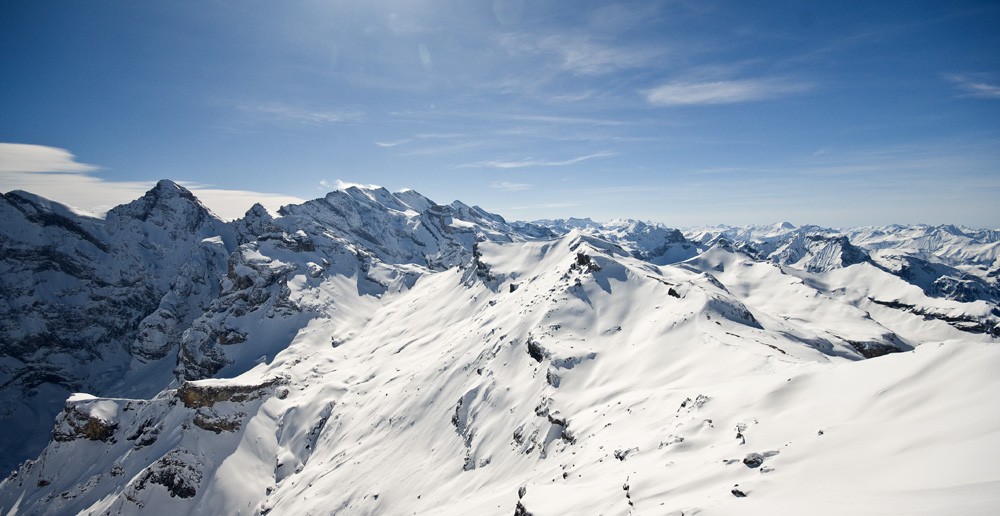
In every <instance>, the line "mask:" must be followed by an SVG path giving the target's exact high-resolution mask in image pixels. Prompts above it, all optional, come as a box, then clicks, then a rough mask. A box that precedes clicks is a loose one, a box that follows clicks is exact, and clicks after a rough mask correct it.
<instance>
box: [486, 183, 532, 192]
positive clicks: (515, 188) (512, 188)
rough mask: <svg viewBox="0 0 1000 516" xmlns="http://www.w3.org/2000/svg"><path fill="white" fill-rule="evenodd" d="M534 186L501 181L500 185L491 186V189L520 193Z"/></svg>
mask: <svg viewBox="0 0 1000 516" xmlns="http://www.w3.org/2000/svg"><path fill="white" fill-rule="evenodd" d="M532 186H533V185H530V184H528V183H511V182H509V181H500V182H499V183H493V184H492V185H490V187H491V188H495V189H497V190H504V191H506V192H519V191H521V190H527V189H529V188H531V187H532Z"/></svg>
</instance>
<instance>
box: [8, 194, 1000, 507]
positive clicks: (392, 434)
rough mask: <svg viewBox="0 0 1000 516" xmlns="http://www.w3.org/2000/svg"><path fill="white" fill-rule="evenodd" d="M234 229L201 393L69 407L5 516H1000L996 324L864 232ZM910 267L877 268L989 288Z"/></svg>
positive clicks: (330, 216) (358, 204)
mask: <svg viewBox="0 0 1000 516" xmlns="http://www.w3.org/2000/svg"><path fill="white" fill-rule="evenodd" d="M251 212H253V210H251ZM250 215H251V214H250V213H248V219H247V220H246V221H245V224H244V225H243V226H240V227H241V228H243V229H238V231H244V232H245V233H244V236H243V237H241V238H242V239H243V243H242V244H241V245H240V247H239V249H237V250H236V251H235V252H234V253H233V254H232V255H231V257H230V260H229V266H230V267H229V268H230V271H229V272H228V273H227V275H226V276H225V277H224V278H223V279H222V285H221V287H220V294H219V298H218V299H217V300H216V301H214V302H213V304H212V306H211V307H209V308H208V309H207V310H206V312H205V314H204V315H202V316H200V317H199V318H198V319H197V320H195V321H194V322H193V323H192V324H191V328H190V329H189V330H188V331H186V332H185V334H184V340H183V342H182V344H181V345H182V350H185V352H190V353H191V354H192V356H195V355H197V356H198V357H216V358H218V357H222V358H223V359H224V360H223V361H222V362H219V363H220V364H222V365H221V366H220V369H218V370H217V371H216V373H215V374H216V377H215V378H205V379H200V380H196V381H195V380H188V381H185V382H183V383H181V382H175V383H174V384H170V385H164V386H163V389H162V390H161V391H160V392H159V393H158V394H156V395H155V396H152V397H149V398H146V399H124V398H110V397H94V396H91V395H85V394H74V395H72V396H71V397H70V398H69V399H68V400H67V401H66V405H65V408H64V410H63V412H62V413H61V414H60V416H59V419H58V421H57V429H58V430H59V432H58V434H59V435H60V436H61V437H59V438H58V439H54V440H52V441H51V442H50V443H49V445H48V447H47V448H46V449H45V450H44V451H43V452H42V454H41V456H39V457H38V459H37V460H33V461H28V462H26V463H25V464H24V465H22V466H21V467H20V468H19V469H18V470H17V471H16V472H14V473H12V474H11V476H9V477H8V478H7V479H6V480H4V481H3V483H0V514H3V515H11V516H13V515H36V514H37V515H43V514H44V515H62V514H95V515H96V514H116V515H117V514H122V515H132V514H135V515H142V514H178V515H184V514H192V515H194V514H245V515H262V514H271V515H274V514H279V515H284V514H298V515H328V514H351V515H376V514H378V515H397V514H398V515H403V514H428V515H430V514H434V515H466V514H483V515H493V514H496V515H510V514H522V515H526V514H532V515H535V516H544V515H570V514H573V515H576V514H594V515H599V514H600V515H630V514H636V515H637V514H650V515H653V514H656V515H681V514H684V515H692V514H701V515H716V514H717V515H727V514H761V515H765V514H766V515H774V514H804V513H808V514H821V515H823V514H830V515H842V514H871V515H888V514H927V515H931V514H934V515H937V514H971V515H991V514H996V513H998V511H1000V447H998V446H997V445H996V443H997V441H998V439H1000V411H998V410H997V401H996V400H997V399H998V398H1000V375H998V374H997V372H998V371H1000V347H998V346H997V344H998V343H1000V341H998V339H997V338H996V337H995V336H993V335H992V334H991V333H990V331H988V330H986V331H974V330H975V328H973V325H976V324H978V325H980V327H985V328H994V329H995V328H996V322H997V320H998V316H1000V312H997V309H996V299H995V297H991V296H993V294H991V293H989V291H988V290H986V291H982V292H980V291H975V292H973V293H972V294H969V293H968V292H966V291H964V290H963V291H961V292H966V294H963V295H968V296H972V295H976V296H979V297H976V298H975V299H966V300H962V299H957V298H955V296H952V298H949V297H947V296H945V295H943V294H942V295H932V294H935V293H938V294H941V293H942V292H944V291H942V292H938V291H935V290H933V289H932V288H931V287H933V285H934V283H933V281H932V282H931V283H928V284H926V285H925V284H918V283H920V282H917V283H913V282H911V281H910V280H907V279H906V277H908V276H906V274H904V273H902V272H900V271H899V270H893V269H891V267H888V266H887V265H885V264H886V263H889V262H888V261H889V260H890V259H891V256H890V255H889V254H886V255H885V257H882V258H879V259H876V258H873V257H870V256H869V257H870V258H871V259H862V260H847V261H856V263H846V264H845V261H844V260H842V258H841V257H842V256H844V254H843V253H846V254H847V255H850V256H854V257H857V256H860V255H855V254H852V253H854V251H852V249H851V248H850V247H848V242H847V240H843V241H841V240H836V239H835V238H834V239H831V238H832V237H841V236H844V235H848V240H850V244H853V245H859V244H857V242H855V240H854V239H855V238H858V239H861V237H860V236H856V235H860V234H861V233H856V234H855V233H836V234H833V233H830V232H825V233H823V232H820V233H822V236H823V238H821V239H817V238H811V239H810V238H809V235H815V234H817V233H816V232H814V230H813V229H809V230H808V231H800V232H798V233H796V232H795V229H796V228H794V227H789V226H791V225H790V224H781V225H776V226H773V227H767V228H756V229H753V228H745V229H744V230H742V233H740V232H738V231H737V232H732V233H731V234H729V236H727V235H726V234H723V233H724V232H720V231H716V233H712V234H709V231H705V232H703V233H701V234H700V235H699V236H698V237H697V238H696V237H695V236H693V234H692V233H691V232H689V233H688V235H687V236H686V237H685V235H683V234H682V233H681V232H678V231H674V230H672V229H670V228H666V227H664V226H662V225H655V224H649V223H641V222H635V221H616V222H615V223H613V224H609V225H606V226H604V225H599V224H597V223H593V222H592V221H589V220H581V219H577V220H573V221H562V222H560V221H544V222H542V223H540V224H537V225H535V226H533V227H531V228H528V226H520V227H522V228H525V229H523V230H519V231H515V230H513V229H511V228H512V227H515V228H516V227H518V226H516V225H515V226H511V225H507V224H506V222H505V221H503V219H502V218H500V217H498V216H495V215H492V214H488V213H486V212H484V211H482V210H480V209H477V208H470V207H468V206H466V205H464V204H461V203H458V202H456V203H453V204H452V205H448V206H440V205H436V204H434V203H433V202H432V201H430V200H428V199H426V198H424V197H423V196H421V195H420V194H417V193H416V192H413V191H406V192H400V193H396V194H390V193H389V192H387V191H385V190H382V189H361V188H357V187H351V188H347V189H345V190H342V191H338V192H334V193H331V194H330V195H328V196H327V197H326V198H325V199H319V200H316V201H311V202H310V203H306V204H304V205H300V206H293V207H285V208H283V213H282V214H281V215H280V216H279V217H277V218H273V219H272V218H271V217H270V216H269V215H266V214H264V213H258V215H257V216H256V217H257V218H256V219H254V220H250ZM545 228H550V229H551V233H546V231H543V230H544V229H545ZM264 229H266V231H265V230H264ZM258 230H259V231H258ZM251 231H257V237H256V239H253V240H251V239H249V238H248V237H246V236H245V235H248V234H250V233H246V232H251ZM824 231H825V230H824ZM529 233H530V234H529ZM740 234H742V235H743V236H744V237H748V238H747V239H743V240H741V239H738V238H734V236H740ZM865 234H866V235H874V233H865ZM922 234H923V233H922ZM262 235H263V236H262ZM202 238H203V239H204V240H205V241H206V242H205V243H206V244H211V245H219V244H221V243H222V241H221V239H220V240H219V241H215V238H214V237H211V236H208V237H199V240H201V239H202ZM864 238H868V239H869V240H870V241H874V240H872V239H874V238H876V237H875V236H866V237H864ZM878 238H879V240H878V241H879V242H883V243H885V242H889V241H890V239H888V238H887V237H878ZM968 238H972V237H968ZM976 238H980V237H976ZM986 239H987V238H986V237H981V238H980V240H983V241H984V242H985V240H986ZM473 242H475V246H473ZM734 242H741V243H743V244H745V245H746V246H754V245H755V246H757V247H756V248H754V250H755V251H756V252H757V253H758V254H757V255H756V256H754V255H752V254H748V253H750V251H749V250H747V247H745V246H742V245H738V244H735V243H734ZM907 242H909V241H908V240H905V239H901V240H899V241H896V242H895V243H894V244H892V246H889V245H888V244H886V245H887V247H884V248H880V249H875V248H872V249H868V248H865V249H866V250H867V252H869V253H875V254H876V255H878V253H881V252H883V251H884V250H885V249H890V248H891V249H895V250H897V251H898V252H899V253H902V255H905V256H907V257H917V256H923V258H922V259H923V260H924V261H922V262H920V263H925V262H926V263H931V261H928V260H929V259H930V258H932V257H933V259H934V260H937V261H935V262H934V263H936V264H938V265H940V266H941V267H950V268H949V269H947V271H952V270H957V269H956V267H957V266H958V265H961V263H968V262H970V261H972V262H975V263H977V264H979V263H987V262H989V257H988V256H987V258H984V259H983V261H975V260H972V259H971V258H969V257H968V256H966V255H965V254H963V252H959V251H955V249H957V247H955V246H960V245H964V244H958V243H955V242H958V241H957V240H954V241H953V240H948V242H950V243H948V244H947V245H945V249H944V250H943V251H942V247H940V246H938V247H934V246H933V245H931V244H929V243H923V244H919V245H917V244H914V248H913V249H908V250H901V249H902V248H903V246H904V245H909V244H908V243H907ZM764 244H767V245H770V246H771V247H766V246H765V245H764ZM977 245H980V244H977ZM981 245H982V246H984V247H982V249H981V250H985V251H983V252H984V253H986V254H987V255H988V254H989V253H990V252H992V251H990V249H994V247H990V246H989V244H988V243H983V244H981ZM685 246H686V247H685ZM920 246H923V247H920ZM876 251H877V252H876ZM760 253H765V254H763V255H761V254H760ZM775 253H777V254H775ZM918 253H923V254H922V255H920V254H918ZM879 256H881V255H879ZM892 256H898V255H892ZM977 256H978V255H977ZM962 260H964V261H962ZM938 262H940V263H938ZM914 263H917V262H907V264H910V265H912V264H914ZM914 267H916V266H914ZM921 267H922V266H921ZM920 270H923V269H920ZM941 270H944V269H933V271H937V272H940V271H941ZM947 271H946V272H947ZM948 273H949V274H950V273H951V272H948ZM927 274H931V272H928V273H927ZM970 274H971V273H970ZM904 276H906V277H904ZM939 277H941V276H940V275H937V276H934V278H935V281H936V278H939ZM976 277H977V278H981V283H982V285H986V287H983V288H987V289H988V288H989V286H990V284H988V283H986V282H987V279H988V278H989V276H988V275H987V274H981V275H977V276H976ZM963 278H964V277H963ZM913 281H916V280H913ZM963 281H974V280H969V279H963ZM925 283H926V282H925ZM949 285H950V284H949ZM975 285H980V283H975ZM970 288H971V287H970ZM949 292H950V291H949ZM969 292H972V291H969ZM976 292H978V294H977V293H976ZM984 292H985V293H984ZM963 299H964V298H963ZM255 300H256V301H255ZM990 325H992V326H990ZM220 334H225V335H229V336H236V337H238V338H233V337H227V339H230V340H227V341H226V342H222V343H219V342H218V339H219V337H218V335H220ZM212 335H216V337H212ZM213 339H216V340H215V341H213ZM240 339H243V340H240ZM202 344H204V346H203V347H198V346H200V345H202ZM198 350H200V351H198ZM887 350H889V351H893V352H892V353H889V354H883V353H885V352H886V351H887ZM199 353H201V354H203V355H200V354H199ZM868 355H873V356H874V358H867V359H866V358H865V356H868ZM877 355H881V356H877ZM191 363H192V364H195V365H197V364H198V363H200V362H197V361H194V362H191ZM745 459H746V460H745ZM738 495H740V496H738Z"/></svg>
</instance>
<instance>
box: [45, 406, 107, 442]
mask: <svg viewBox="0 0 1000 516" xmlns="http://www.w3.org/2000/svg"><path fill="white" fill-rule="evenodd" d="M117 429H118V405H117V404H115V403H114V402H111V401H101V400H96V399H94V400H91V399H87V400H84V401H72V400H71V401H69V402H67V403H66V408H65V409H64V410H63V412H62V413H61V414H59V416H58V417H57V418H56V426H55V428H54V429H53V430H52V439H53V440H55V441H59V442H68V441H75V440H77V439H89V440H91V441H104V442H108V441H111V440H112V439H113V438H114V435H115V430H117Z"/></svg>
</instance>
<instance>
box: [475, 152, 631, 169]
mask: <svg viewBox="0 0 1000 516" xmlns="http://www.w3.org/2000/svg"><path fill="white" fill-rule="evenodd" d="M613 155H614V153H613V152H598V153H596V154H588V155H586V156H580V157H577V158H572V159H567V160H563V161H550V160H540V159H534V158H526V159H523V160H520V161H500V160H494V161H477V162H475V163H464V164H462V165H458V168H524V167H564V166H566V165H575V164H577V163H580V162H583V161H587V160H590V159H594V158H604V157H608V156H613Z"/></svg>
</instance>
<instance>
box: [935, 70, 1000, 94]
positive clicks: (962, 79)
mask: <svg viewBox="0 0 1000 516" xmlns="http://www.w3.org/2000/svg"><path fill="white" fill-rule="evenodd" d="M944 78H945V79H946V80H948V81H950V82H952V83H954V84H955V86H956V87H957V88H958V89H959V90H960V91H962V95H961V96H963V97H975V98H980V99H1000V85H997V84H990V83H988V82H986V81H984V80H980V79H975V78H972V77H969V76H967V75H958V74H946V75H944Z"/></svg>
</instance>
